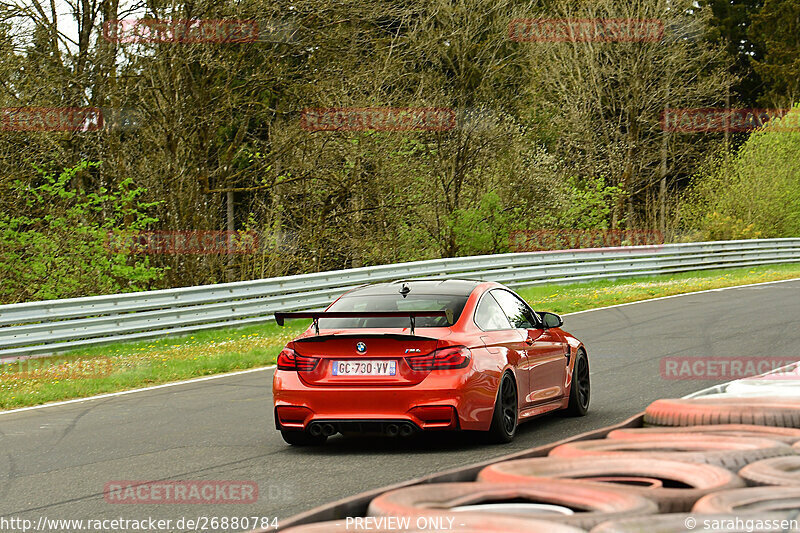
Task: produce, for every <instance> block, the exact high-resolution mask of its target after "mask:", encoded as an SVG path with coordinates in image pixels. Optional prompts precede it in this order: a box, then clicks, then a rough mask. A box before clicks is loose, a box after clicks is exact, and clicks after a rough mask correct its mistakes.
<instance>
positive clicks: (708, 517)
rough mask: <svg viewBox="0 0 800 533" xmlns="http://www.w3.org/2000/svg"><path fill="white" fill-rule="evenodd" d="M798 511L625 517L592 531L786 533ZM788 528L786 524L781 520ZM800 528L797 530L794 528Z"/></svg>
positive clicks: (632, 532)
mask: <svg viewBox="0 0 800 533" xmlns="http://www.w3.org/2000/svg"><path fill="white" fill-rule="evenodd" d="M796 518H797V514H796V513H794V512H777V513H746V514H745V513H740V514H728V513H726V514H717V513H715V514H699V513H694V514H684V513H681V514H665V515H657V516H646V517H637V518H623V519H622V520H611V521H609V522H604V523H602V524H600V525H599V526H597V527H595V528H594V529H592V531H591V533H643V532H647V533H685V532H686V531H698V532H699V531H724V532H725V533H777V532H781V533H786V532H788V531H789V529H788V528H789V527H791V522H790V521H791V520H794V519H796ZM783 521H786V522H784V525H786V527H782V525H781V522H783ZM792 531H797V530H792Z"/></svg>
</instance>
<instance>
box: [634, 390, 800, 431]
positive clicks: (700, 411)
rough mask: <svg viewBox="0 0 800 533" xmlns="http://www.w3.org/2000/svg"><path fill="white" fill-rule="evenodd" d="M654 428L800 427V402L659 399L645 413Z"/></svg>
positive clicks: (798, 400) (793, 400)
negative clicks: (733, 425) (740, 425)
mask: <svg viewBox="0 0 800 533" xmlns="http://www.w3.org/2000/svg"><path fill="white" fill-rule="evenodd" d="M644 421H645V423H646V424H650V425H654V426H702V425H709V424H755V425H759V426H779V427H789V428H800V399H798V398H777V397H750V398H725V397H722V398H721V397H716V398H703V397H700V398H692V399H667V400H656V401H654V402H653V403H651V404H650V405H649V406H648V407H647V409H646V410H645V414H644Z"/></svg>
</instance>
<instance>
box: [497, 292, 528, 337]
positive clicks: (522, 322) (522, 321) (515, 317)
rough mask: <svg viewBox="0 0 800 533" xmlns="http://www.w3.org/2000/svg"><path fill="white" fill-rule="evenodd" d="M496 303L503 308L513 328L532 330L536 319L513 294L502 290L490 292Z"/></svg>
mask: <svg viewBox="0 0 800 533" xmlns="http://www.w3.org/2000/svg"><path fill="white" fill-rule="evenodd" d="M492 294H493V295H494V297H495V298H496V299H497V303H499V304H500V307H502V308H503V311H504V312H505V314H506V316H507V317H508V320H509V321H510V322H511V324H512V325H513V326H514V327H515V328H521V329H534V328H536V319H535V318H534V316H533V313H532V312H531V310H530V308H529V307H528V306H527V305H526V304H525V302H523V301H522V300H520V299H519V298H518V297H517V296H515V295H514V294H511V293H510V292H508V291H504V290H502V289H498V290H494V291H492Z"/></svg>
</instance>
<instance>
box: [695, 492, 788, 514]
mask: <svg viewBox="0 0 800 533" xmlns="http://www.w3.org/2000/svg"><path fill="white" fill-rule="evenodd" d="M797 509H800V487H748V488H746V489H733V490H723V491H721V492H715V493H714V494H709V495H708V496H703V497H702V498H700V499H699V500H697V503H696V504H694V507H692V512H694V513H741V512H746V511H792V510H794V511H796V510H797Z"/></svg>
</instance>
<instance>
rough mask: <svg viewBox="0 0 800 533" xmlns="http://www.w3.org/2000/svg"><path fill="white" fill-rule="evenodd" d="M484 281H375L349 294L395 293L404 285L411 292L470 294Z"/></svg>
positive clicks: (373, 294) (374, 294)
mask: <svg viewBox="0 0 800 533" xmlns="http://www.w3.org/2000/svg"><path fill="white" fill-rule="evenodd" d="M481 283H483V281H481V280H474V279H408V280H397V281H390V282H387V283H373V284H370V285H364V286H363V287H358V288H355V289H353V290H351V291H350V292H348V293H347V296H376V295H393V294H397V293H398V292H400V289H401V288H402V287H403V285H406V286H407V287H408V288H409V289H410V293H409V294H415V293H416V294H441V295H453V296H469V295H470V294H471V293H472V291H473V290H474V289H475V287H477V286H478V285H480V284H481Z"/></svg>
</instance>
